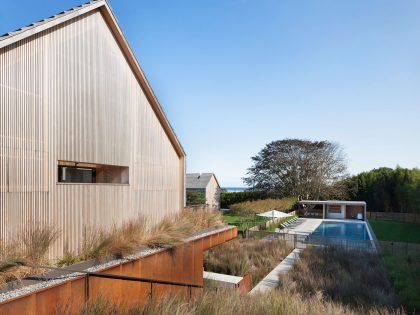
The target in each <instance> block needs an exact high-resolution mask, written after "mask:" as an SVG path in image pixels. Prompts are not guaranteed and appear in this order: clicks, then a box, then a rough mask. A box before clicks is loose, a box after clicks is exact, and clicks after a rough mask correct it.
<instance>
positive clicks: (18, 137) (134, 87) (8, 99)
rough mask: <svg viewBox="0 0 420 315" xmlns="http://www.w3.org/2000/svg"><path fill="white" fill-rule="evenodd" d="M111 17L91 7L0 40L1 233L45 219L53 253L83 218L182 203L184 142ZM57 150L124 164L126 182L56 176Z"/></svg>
mask: <svg viewBox="0 0 420 315" xmlns="http://www.w3.org/2000/svg"><path fill="white" fill-rule="evenodd" d="M105 18H106V19H105ZM109 19H110V16H104V15H103V8H102V9H101V10H99V9H95V10H93V11H90V12H87V13H85V14H83V15H80V16H78V17H75V18H73V19H71V20H69V21H66V22H64V23H61V24H59V25H56V26H54V27H52V28H49V29H47V30H45V31H42V32H40V33H37V34H35V35H32V36H30V37H27V38H24V39H22V40H20V41H18V42H16V43H12V44H11V45H9V46H6V47H4V48H0V215H1V216H0V238H1V239H2V240H3V241H8V240H9V238H10V237H11V235H13V234H16V233H18V232H20V231H23V230H26V229H27V228H28V226H32V225H34V224H44V225H52V226H55V227H57V228H58V229H60V231H61V236H60V238H59V240H58V241H57V242H56V243H55V244H54V247H53V249H52V251H51V253H50V256H59V255H61V254H62V253H63V251H64V250H78V249H79V248H80V244H81V243H82V240H83V232H84V229H85V228H86V227H89V226H95V225H97V226H103V227H109V226H111V225H112V224H113V223H117V224H118V223H121V222H123V221H126V220H128V219H130V218H133V217H136V216H137V215H138V214H142V215H145V216H147V217H150V218H151V219H152V220H153V221H154V222H157V221H159V220H160V219H161V218H163V217H164V216H166V215H168V214H171V213H175V212H179V211H181V209H182V207H183V206H184V194H185V193H184V173H185V170H184V167H185V166H184V158H185V156H184V154H183V151H182V149H179V148H177V147H176V146H175V145H174V141H173V139H171V137H170V136H169V135H168V131H167V129H168V128H170V127H168V126H164V125H163V124H162V122H161V119H160V118H159V117H158V114H157V113H156V110H154V108H152V106H151V104H150V101H149V97H148V96H147V95H146V94H145V93H152V92H150V91H148V92H145V90H144V86H143V88H142V86H141V85H140V84H139V77H138V74H136V72H135V70H134V69H133V65H132V63H129V62H128V60H127V58H128V57H127V54H126V53H125V52H124V50H123V48H122V47H121V45H120V44H119V43H118V42H117V41H116V37H115V33H113V32H112V31H111V26H110V25H109V22H108V21H109ZM112 27H115V25H114V26H112ZM114 32H115V31H114ZM124 49H125V50H127V47H125V48H124ZM128 49H129V48H128ZM138 71H141V70H138ZM59 160H64V161H76V162H86V163H97V164H109V165H119V166H128V167H129V181H130V183H129V185H123V184H120V185H118V184H62V183H57V178H58V174H57V161H59Z"/></svg>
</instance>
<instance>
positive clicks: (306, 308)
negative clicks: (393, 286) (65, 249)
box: [80, 289, 405, 315]
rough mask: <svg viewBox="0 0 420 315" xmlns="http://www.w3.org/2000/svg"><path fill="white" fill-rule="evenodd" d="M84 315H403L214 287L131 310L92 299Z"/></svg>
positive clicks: (276, 292)
mask: <svg viewBox="0 0 420 315" xmlns="http://www.w3.org/2000/svg"><path fill="white" fill-rule="evenodd" d="M80 314H81V315H99V314H101V315H111V314H112V315H114V314H144V315H146V314H147V315H237V314H242V315H255V314H268V315H281V314H293V315H307V314H311V315H336V314H344V315H362V314H363V315H365V314H366V315H391V314H395V315H400V314H401V315H403V314H405V313H404V312H403V311H401V310H392V309H390V308H385V307H381V308H378V307H355V308H350V307H348V306H346V305H343V304H340V303H337V302H332V301H328V300H325V299H323V298H322V297H321V296H319V295H318V296H311V297H303V296H301V295H300V294H297V293H293V292H290V291H289V290H287V289H279V290H274V291H272V292H270V293H265V294H258V295H248V294H241V293H238V292H237V291H235V290H217V291H216V290H211V291H206V292H204V293H203V294H202V295H198V296H196V297H195V298H194V299H193V300H192V301H190V302H188V301H186V300H185V299H183V298H182V297H179V296H166V297H163V298H159V299H149V300H147V301H143V302H142V303H141V304H139V305H134V306H132V307H130V308H128V309H122V308H119V307H118V305H115V304H113V303H112V302H111V301H107V300H105V299H99V300H93V301H91V302H90V303H89V304H88V305H86V306H85V307H84V309H83V310H82V311H81V312H80Z"/></svg>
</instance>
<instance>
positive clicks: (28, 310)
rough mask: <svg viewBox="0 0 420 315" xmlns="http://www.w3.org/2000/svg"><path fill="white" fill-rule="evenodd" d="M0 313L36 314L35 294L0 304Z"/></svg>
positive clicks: (10, 314)
mask: <svg viewBox="0 0 420 315" xmlns="http://www.w3.org/2000/svg"><path fill="white" fill-rule="evenodd" d="M0 314H2V315H3V314H4V315H15V314H19V315H36V314H37V310H36V294H31V295H28V296H25V297H23V298H21V299H17V300H14V301H11V302H9V303H7V304H2V305H0Z"/></svg>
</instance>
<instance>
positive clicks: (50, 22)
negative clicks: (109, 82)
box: [0, 0, 185, 157]
mask: <svg viewBox="0 0 420 315" xmlns="http://www.w3.org/2000/svg"><path fill="white" fill-rule="evenodd" d="M96 9H98V10H100V12H101V13H102V15H103V17H104V19H105V21H106V23H107V24H108V26H109V28H110V30H111V32H112V33H113V35H114V37H115V40H116V41H117V42H118V44H119V45H120V48H121V50H122V52H123V54H124V55H125V57H126V58H127V61H128V63H129V64H130V66H131V69H132V70H133V73H134V74H135V76H136V77H137V80H138V81H139V84H140V86H141V87H142V89H143V92H144V94H145V95H146V97H147V99H148V101H149V102H150V105H151V107H152V108H153V110H154V112H155V114H156V116H157V118H158V119H159V121H160V123H161V124H162V126H163V128H164V130H165V132H166V134H167V136H168V138H169V139H170V140H171V143H172V145H173V147H174V149H175V151H176V152H177V154H178V156H179V157H184V156H185V151H184V149H183V148H182V146H181V143H180V142H179V140H178V138H177V136H176V134H175V132H174V130H173V128H172V126H171V124H170V123H169V121H168V119H167V117H166V115H165V113H164V112H163V109H162V107H161V106H160V104H159V101H158V100H157V98H156V96H155V94H154V92H153V90H152V88H151V87H150V85H149V82H148V81H147V79H146V76H145V75H144V73H143V70H142V69H141V67H140V64H139V63H138V61H137V59H136V57H135V55H134V53H133V51H132V50H131V48H130V45H129V44H128V42H127V40H126V39H125V36H124V34H123V32H122V30H121V28H120V27H119V25H118V22H117V19H116V17H115V16H114V14H113V12H112V10H111V8H110V6H109V4H108V3H107V1H106V0H94V1H91V2H88V3H86V4H83V5H80V6H78V7H74V8H72V9H70V10H66V11H63V12H61V13H59V14H57V15H53V16H51V17H49V18H47V19H43V20H41V21H38V22H35V23H32V24H31V25H28V26H25V27H22V28H20V29H18V30H16V31H13V32H9V33H6V34H4V35H1V36H0V49H2V48H4V47H7V46H9V45H11V44H14V43H17V42H19V41H21V40H23V39H25V38H27V37H30V36H32V35H35V34H38V33H40V32H43V31H45V30H48V29H50V28H52V27H54V26H57V25H59V24H62V23H64V22H67V21H69V20H71V19H74V18H76V17H78V16H81V15H83V14H86V13H88V12H91V11H93V10H96Z"/></svg>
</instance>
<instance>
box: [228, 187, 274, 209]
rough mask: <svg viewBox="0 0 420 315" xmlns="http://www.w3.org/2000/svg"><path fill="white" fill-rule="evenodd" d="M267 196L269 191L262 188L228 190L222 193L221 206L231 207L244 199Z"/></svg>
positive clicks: (256, 198)
mask: <svg viewBox="0 0 420 315" xmlns="http://www.w3.org/2000/svg"><path fill="white" fill-rule="evenodd" d="M265 198H267V193H265V192H263V191H261V190H245V191H240V192H227V191H222V192H221V193H220V206H221V207H222V208H229V206H230V205H233V204H234V203H238V202H244V201H254V200H259V199H265Z"/></svg>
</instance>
